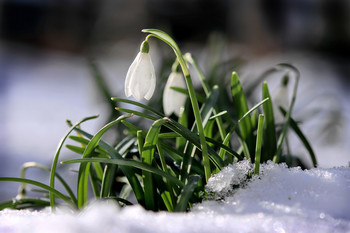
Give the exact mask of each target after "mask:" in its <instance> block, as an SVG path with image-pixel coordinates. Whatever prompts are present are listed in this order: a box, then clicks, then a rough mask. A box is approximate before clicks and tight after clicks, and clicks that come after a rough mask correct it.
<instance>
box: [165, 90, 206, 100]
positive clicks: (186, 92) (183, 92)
mask: <svg viewBox="0 0 350 233" xmlns="http://www.w3.org/2000/svg"><path fill="white" fill-rule="evenodd" d="M170 89H172V90H174V91H177V92H180V93H181V94H184V95H187V96H189V94H188V90H187V89H185V88H181V87H170ZM196 97H197V100H198V102H199V103H204V102H205V97H203V96H202V95H200V94H198V93H196Z"/></svg>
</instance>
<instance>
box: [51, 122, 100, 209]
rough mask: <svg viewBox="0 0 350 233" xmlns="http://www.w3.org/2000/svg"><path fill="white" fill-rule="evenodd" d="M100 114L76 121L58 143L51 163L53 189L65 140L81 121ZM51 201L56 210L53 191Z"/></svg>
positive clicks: (52, 207)
mask: <svg viewBox="0 0 350 233" xmlns="http://www.w3.org/2000/svg"><path fill="white" fill-rule="evenodd" d="M97 117H98V116H91V117H86V118H84V119H82V120H81V121H79V122H78V123H76V124H75V125H73V126H72V127H71V128H70V129H69V130H68V132H67V133H66V134H65V136H64V137H63V138H62V139H61V141H60V143H59V144H58V147H57V150H56V153H55V157H54V159H53V162H52V165H51V173H50V187H51V188H52V189H54V188H55V175H56V167H57V163H58V157H59V154H60V152H61V148H62V146H63V144H64V142H65V141H66V139H67V137H68V136H69V134H70V133H71V132H72V131H73V130H74V129H75V128H76V127H77V126H79V125H80V124H81V123H83V122H85V121H87V120H91V119H95V118H97ZM50 203H51V209H52V210H53V211H54V210H55V207H56V205H55V196H54V194H53V193H50Z"/></svg>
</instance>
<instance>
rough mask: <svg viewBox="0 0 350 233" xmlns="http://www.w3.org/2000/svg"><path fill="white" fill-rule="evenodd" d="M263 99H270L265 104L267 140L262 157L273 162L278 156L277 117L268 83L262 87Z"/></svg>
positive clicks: (263, 159)
mask: <svg viewBox="0 0 350 233" xmlns="http://www.w3.org/2000/svg"><path fill="white" fill-rule="evenodd" d="M262 95H263V99H266V98H268V100H267V101H266V102H265V103H264V105H263V108H264V115H265V135H266V136H265V140H264V151H263V155H262V161H264V162H265V161H268V160H272V159H273V156H274V155H275V154H276V149H277V140H276V126H275V117H274V112H273V105H272V100H271V97H270V92H269V88H268V85H267V82H264V83H263V87H262Z"/></svg>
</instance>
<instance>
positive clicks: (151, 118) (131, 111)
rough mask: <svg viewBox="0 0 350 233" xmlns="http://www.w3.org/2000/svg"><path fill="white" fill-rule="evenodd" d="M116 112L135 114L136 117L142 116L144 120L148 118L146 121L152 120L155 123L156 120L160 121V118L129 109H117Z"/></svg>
mask: <svg viewBox="0 0 350 233" xmlns="http://www.w3.org/2000/svg"><path fill="white" fill-rule="evenodd" d="M115 110H117V111H121V112H126V113H130V114H134V115H135V116H140V117H143V118H146V119H150V120H152V121H155V120H157V119H158V118H156V117H154V116H151V115H148V114H145V113H142V112H139V111H136V110H131V109H127V108H115Z"/></svg>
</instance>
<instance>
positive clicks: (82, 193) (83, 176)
mask: <svg viewBox="0 0 350 233" xmlns="http://www.w3.org/2000/svg"><path fill="white" fill-rule="evenodd" d="M130 116H131V115H123V116H120V117H118V118H117V119H116V120H114V121H112V122H110V123H108V124H107V125H105V126H104V127H103V128H102V129H100V130H99V131H98V132H97V133H96V135H95V136H94V137H93V138H92V139H91V140H90V142H89V144H88V145H87V146H86V148H85V151H84V154H83V158H87V157H89V156H90V154H91V153H92V151H93V150H94V149H95V147H96V146H97V145H98V143H99V141H100V140H101V138H102V136H103V135H104V134H105V132H106V131H107V130H108V129H110V128H111V127H112V126H114V125H116V124H118V123H119V122H120V121H122V120H124V119H126V118H129V117H130ZM89 173H90V163H82V164H81V165H80V167H79V174H78V190H77V199H78V208H79V209H80V208H82V207H83V206H84V205H85V204H86V201H87V183H88V177H89ZM102 174H103V173H102ZM101 178H102V177H101Z"/></svg>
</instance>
